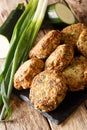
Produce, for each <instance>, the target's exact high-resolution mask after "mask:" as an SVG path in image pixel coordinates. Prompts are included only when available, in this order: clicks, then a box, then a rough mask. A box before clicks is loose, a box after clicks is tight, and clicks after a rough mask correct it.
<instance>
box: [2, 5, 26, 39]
mask: <svg viewBox="0 0 87 130" xmlns="http://www.w3.org/2000/svg"><path fill="white" fill-rule="evenodd" d="M24 9H25V7H24V4H23V3H21V4H18V6H17V7H16V9H15V10H12V11H11V13H10V14H9V16H8V17H7V19H6V21H5V22H4V23H3V25H2V26H1V27H0V34H3V35H5V36H6V37H7V38H8V40H9V41H10V39H11V36H12V32H13V29H14V26H15V24H16V22H17V21H18V19H19V17H20V16H21V14H22V13H23V11H24Z"/></svg>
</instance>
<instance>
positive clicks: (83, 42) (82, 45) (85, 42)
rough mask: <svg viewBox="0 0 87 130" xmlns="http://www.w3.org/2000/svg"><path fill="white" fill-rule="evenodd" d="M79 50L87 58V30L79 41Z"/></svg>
mask: <svg viewBox="0 0 87 130" xmlns="http://www.w3.org/2000/svg"><path fill="white" fill-rule="evenodd" d="M77 48H78V50H79V51H80V52H81V53H82V55H83V56H85V57H86V58H87V29H84V30H83V31H82V33H81V34H80V36H79V39H78V41H77Z"/></svg>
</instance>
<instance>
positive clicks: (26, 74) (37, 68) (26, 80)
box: [14, 58, 44, 89]
mask: <svg viewBox="0 0 87 130" xmlns="http://www.w3.org/2000/svg"><path fill="white" fill-rule="evenodd" d="M43 68H44V62H43V61H42V60H40V59H37V58H33V59H30V60H28V61H26V62H24V63H23V64H22V65H21V66H20V67H19V69H18V70H17V72H16V73H15V75H14V87H15V88H16V89H22V88H23V89H27V88H30V85H31V82H32V79H33V78H34V77H35V76H36V75H37V74H38V73H40V72H41V71H42V70H43Z"/></svg>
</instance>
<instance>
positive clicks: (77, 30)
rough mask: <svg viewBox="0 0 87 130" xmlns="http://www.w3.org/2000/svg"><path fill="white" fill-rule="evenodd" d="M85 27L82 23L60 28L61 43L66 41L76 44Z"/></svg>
mask: <svg viewBox="0 0 87 130" xmlns="http://www.w3.org/2000/svg"><path fill="white" fill-rule="evenodd" d="M85 28H87V27H86V26H85V25H84V24H82V23H77V24H73V25H70V26H68V27H66V28H64V29H63V30H62V43H65V44H66V43H68V44H72V45H74V46H76V43H77V40H78V38H79V35H80V34H81V32H82V31H83V29H85Z"/></svg>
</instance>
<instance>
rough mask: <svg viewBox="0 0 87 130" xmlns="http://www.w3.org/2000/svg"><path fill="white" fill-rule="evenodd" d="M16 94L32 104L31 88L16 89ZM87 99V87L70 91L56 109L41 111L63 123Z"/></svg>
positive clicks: (57, 122)
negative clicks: (30, 97)
mask: <svg viewBox="0 0 87 130" xmlns="http://www.w3.org/2000/svg"><path fill="white" fill-rule="evenodd" d="M13 92H14V93H15V94H16V95H18V96H19V97H20V98H21V99H22V100H24V101H26V102H27V103H29V104H31V102H30V99H29V98H28V97H29V90H21V91H18V90H14V91H13ZM86 99H87V88H86V89H85V90H83V91H79V92H68V93H67V95H66V97H65V99H64V101H63V102H62V103H61V105H60V106H59V107H58V108H57V109H56V110H54V111H51V112H48V113H47V112H41V111H39V112H40V113H41V114H43V116H45V117H46V118H49V119H50V120H51V121H53V122H55V123H56V124H60V123H62V122H63V121H64V120H65V119H66V118H67V117H69V116H70V115H71V114H72V113H73V112H74V111H75V110H76V109H77V108H78V106H79V105H80V104H81V103H82V102H83V101H84V100H86Z"/></svg>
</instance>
